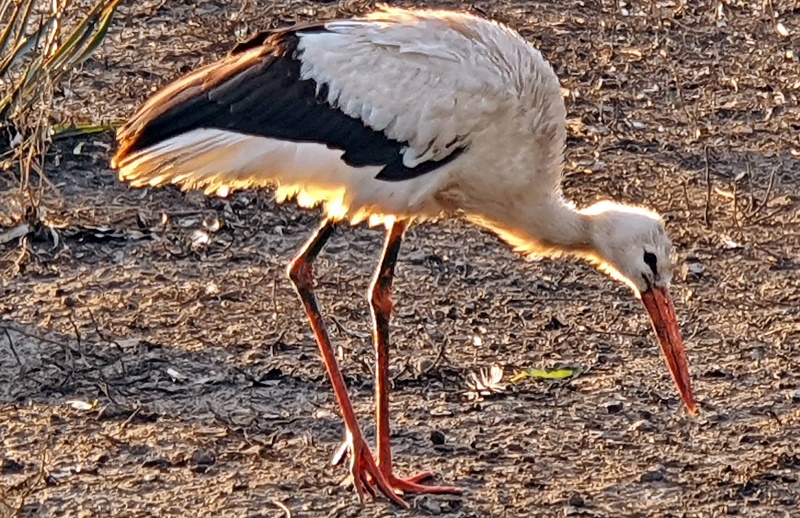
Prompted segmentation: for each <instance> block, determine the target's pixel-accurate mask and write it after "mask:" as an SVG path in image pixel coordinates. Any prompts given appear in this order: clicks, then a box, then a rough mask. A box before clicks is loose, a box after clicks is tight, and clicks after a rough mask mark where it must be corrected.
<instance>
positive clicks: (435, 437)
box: [431, 430, 446, 446]
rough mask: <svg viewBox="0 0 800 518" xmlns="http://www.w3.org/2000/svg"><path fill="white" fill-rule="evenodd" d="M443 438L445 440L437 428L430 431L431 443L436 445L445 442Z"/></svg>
mask: <svg viewBox="0 0 800 518" xmlns="http://www.w3.org/2000/svg"><path fill="white" fill-rule="evenodd" d="M445 440H446V438H445V436H444V434H443V433H442V432H440V431H439V430H434V431H432V432H431V442H432V443H433V444H436V445H437V446H438V445H442V444H444V443H445Z"/></svg>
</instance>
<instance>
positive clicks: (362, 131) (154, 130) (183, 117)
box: [114, 24, 465, 181]
mask: <svg viewBox="0 0 800 518" xmlns="http://www.w3.org/2000/svg"><path fill="white" fill-rule="evenodd" d="M322 30H325V29H324V26H323V25H321V24H310V25H305V26H303V27H302V28H295V29H293V30H290V31H268V32H264V33H260V34H257V35H255V36H253V37H252V38H250V39H249V40H247V41H245V42H242V43H240V44H239V45H237V46H236V47H234V49H233V50H232V51H231V53H230V54H229V55H228V56H227V57H225V58H223V59H222V60H220V61H218V62H216V63H213V64H211V65H208V66H206V67H203V68H201V69H199V70H196V71H194V72H192V73H190V74H188V75H186V76H184V77H183V78H181V79H179V80H177V81H175V82H174V83H172V84H170V85H168V86H166V87H165V88H164V89H162V90H161V91H160V92H158V93H157V94H155V95H154V96H153V97H152V98H151V99H150V100H149V101H148V102H147V103H145V105H144V106H142V108H141V109H140V110H139V111H138V112H137V113H136V115H134V117H133V118H132V119H131V120H130V121H129V122H128V124H127V125H126V126H125V127H124V128H122V129H121V130H120V132H119V135H118V140H119V143H120V147H119V150H118V152H117V155H116V157H115V158H114V163H115V164H118V163H120V162H121V161H122V160H124V159H125V158H126V157H127V156H130V155H131V154H132V153H135V152H136V151H140V150H143V149H146V148H148V147H150V146H153V145H156V144H158V143H159V142H163V141H165V140H167V139H170V138H172V137H176V136H178V135H181V134H183V133H187V132H190V131H192V130H195V129H201V128H216V129H223V130H229V131H234V132H239V133H245V134H251V135H261V136H265V137H269V138H275V139H282V140H289V141H293V142H316V143H321V144H325V145H327V146H328V147H330V148H333V149H339V150H342V151H343V154H342V160H344V161H345V163H347V164H348V165H350V166H353V167H363V166H383V168H382V169H381V171H380V172H379V173H378V175H377V176H376V178H378V179H381V180H387V181H399V180H405V179H410V178H414V177H417V176H420V175H422V174H425V173H427V172H429V171H432V170H434V169H436V168H438V167H441V166H442V165H444V164H446V163H448V162H450V161H451V160H453V159H455V158H456V157H458V156H459V155H460V154H461V152H463V151H464V149H465V148H463V147H461V148H457V149H454V150H453V152H452V153H451V154H450V155H449V156H447V157H446V158H444V159H443V160H439V161H428V162H424V163H421V164H419V165H417V166H416V167H413V168H409V167H406V166H404V165H403V151H404V149H405V148H406V147H407V146H408V143H406V142H399V141H397V140H393V139H390V138H388V137H387V136H386V135H385V134H384V133H383V132H380V131H375V130H373V129H372V128H370V127H368V126H366V125H365V124H364V123H363V122H362V121H361V120H359V119H357V118H354V117H350V116H348V115H346V114H345V113H343V112H341V111H340V110H338V109H337V108H336V107H334V106H331V105H330V104H329V103H328V102H327V92H328V89H327V86H326V85H325V84H322V85H317V83H316V82H314V81H313V80H310V79H305V80H304V79H301V78H300V67H301V62H300V59H302V57H300V58H298V56H297V55H296V54H297V44H298V42H299V36H298V35H297V32H298V31H322ZM318 90H319V94H318V93H317V91H318Z"/></svg>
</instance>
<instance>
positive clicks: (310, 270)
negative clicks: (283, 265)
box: [287, 259, 314, 288]
mask: <svg viewBox="0 0 800 518" xmlns="http://www.w3.org/2000/svg"><path fill="white" fill-rule="evenodd" d="M287 273H288V274H289V278H290V279H291V280H292V282H293V283H294V285H295V286H297V287H298V288H311V287H312V285H313V283H314V267H313V265H312V264H311V262H309V261H305V260H302V259H300V260H297V261H292V262H291V263H289V268H287Z"/></svg>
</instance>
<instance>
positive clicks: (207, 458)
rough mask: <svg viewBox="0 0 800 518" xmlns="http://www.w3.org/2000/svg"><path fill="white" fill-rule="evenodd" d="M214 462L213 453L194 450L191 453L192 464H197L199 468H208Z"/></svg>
mask: <svg viewBox="0 0 800 518" xmlns="http://www.w3.org/2000/svg"><path fill="white" fill-rule="evenodd" d="M214 462H216V458H215V457H214V453H213V452H210V451H207V450H195V452H194V453H192V464H197V465H199V466H210V465H211V464H214Z"/></svg>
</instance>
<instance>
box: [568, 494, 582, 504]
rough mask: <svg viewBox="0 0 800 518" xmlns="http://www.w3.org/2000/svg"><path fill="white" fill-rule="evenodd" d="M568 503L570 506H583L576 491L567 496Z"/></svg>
mask: <svg viewBox="0 0 800 518" xmlns="http://www.w3.org/2000/svg"><path fill="white" fill-rule="evenodd" d="M569 505H571V506H572V507H583V506H584V505H585V503H584V501H583V498H582V497H581V495H579V494H578V493H572V494H571V495H570V497H569Z"/></svg>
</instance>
